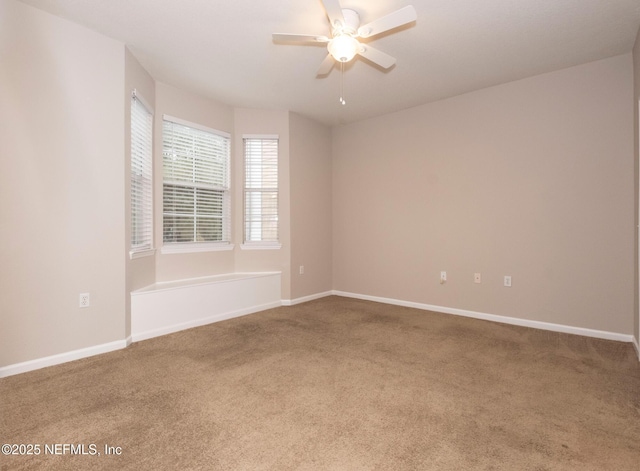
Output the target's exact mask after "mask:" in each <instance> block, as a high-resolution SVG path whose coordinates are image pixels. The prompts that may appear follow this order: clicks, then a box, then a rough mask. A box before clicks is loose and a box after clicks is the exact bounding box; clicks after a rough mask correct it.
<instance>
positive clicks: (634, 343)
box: [633, 337, 640, 361]
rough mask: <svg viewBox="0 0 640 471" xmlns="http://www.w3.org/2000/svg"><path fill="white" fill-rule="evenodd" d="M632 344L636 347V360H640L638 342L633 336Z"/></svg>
mask: <svg viewBox="0 0 640 471" xmlns="http://www.w3.org/2000/svg"><path fill="white" fill-rule="evenodd" d="M633 346H634V348H635V349H636V354H637V355H638V361H640V344H639V343H638V339H637V338H635V337H633Z"/></svg>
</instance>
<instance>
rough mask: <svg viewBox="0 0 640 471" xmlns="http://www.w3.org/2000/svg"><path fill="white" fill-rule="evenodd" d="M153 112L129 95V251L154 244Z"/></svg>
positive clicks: (135, 250)
mask: <svg viewBox="0 0 640 471" xmlns="http://www.w3.org/2000/svg"><path fill="white" fill-rule="evenodd" d="M152 149H153V114H152V113H151V112H150V111H149V110H148V109H147V107H146V106H145V105H144V104H143V103H142V101H141V100H140V99H139V97H138V96H137V95H136V92H135V91H134V92H133V93H132V96H131V252H142V251H145V250H151V248H152V247H153V196H152V186H153V185H152V179H153V170H152V169H153V167H152V160H153V152H152Z"/></svg>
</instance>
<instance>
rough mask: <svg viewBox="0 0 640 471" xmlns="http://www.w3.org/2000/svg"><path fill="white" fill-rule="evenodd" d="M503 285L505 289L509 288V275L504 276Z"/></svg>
mask: <svg viewBox="0 0 640 471" xmlns="http://www.w3.org/2000/svg"><path fill="white" fill-rule="evenodd" d="M504 285H505V286H506V287H507V288H511V277H510V276H509V275H506V276H505V277H504Z"/></svg>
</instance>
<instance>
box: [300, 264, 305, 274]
mask: <svg viewBox="0 0 640 471" xmlns="http://www.w3.org/2000/svg"><path fill="white" fill-rule="evenodd" d="M300 274H301V275H304V265H300Z"/></svg>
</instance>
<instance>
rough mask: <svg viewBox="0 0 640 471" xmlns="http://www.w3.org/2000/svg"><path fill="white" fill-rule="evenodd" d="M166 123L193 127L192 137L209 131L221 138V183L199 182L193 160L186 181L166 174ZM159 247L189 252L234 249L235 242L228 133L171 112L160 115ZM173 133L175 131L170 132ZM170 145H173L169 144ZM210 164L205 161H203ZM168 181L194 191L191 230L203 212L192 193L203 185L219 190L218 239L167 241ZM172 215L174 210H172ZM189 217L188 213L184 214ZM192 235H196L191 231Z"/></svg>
mask: <svg viewBox="0 0 640 471" xmlns="http://www.w3.org/2000/svg"><path fill="white" fill-rule="evenodd" d="M167 123H169V124H170V125H177V126H181V127H183V128H189V129H191V130H193V131H194V133H193V137H194V138H195V137H197V135H202V133H203V132H204V133H208V134H210V135H213V136H215V137H216V138H220V139H221V140H222V141H221V142H222V143H223V146H224V148H225V152H224V155H223V158H224V165H223V168H222V170H221V174H216V177H220V178H221V179H222V180H223V182H222V184H220V185H216V184H213V183H205V184H203V183H198V182H197V179H198V175H202V174H198V173H196V170H197V167H196V166H197V165H198V164H196V163H195V160H194V163H193V165H194V177H193V181H191V182H187V181H182V180H170V179H168V178H167V166H166V165H165V163H166V154H167V152H168V150H169V148H168V147H167V138H168V136H167V135H166V132H165V130H166V125H167ZM162 130H163V131H162V166H163V173H162V200H163V201H162V234H163V235H162V248H161V253H163V254H170V253H191V252H210V251H220V250H233V248H234V245H233V244H232V243H231V240H232V239H231V229H232V228H231V212H232V211H231V198H232V193H231V134H230V133H227V132H224V131H220V130H217V129H213V128H209V127H207V126H203V125H201V124H198V123H193V122H190V121H186V120H184V119H180V118H176V117H173V116H169V115H166V114H164V115H163V116H162ZM173 137H175V135H174V136H173ZM172 149H173V148H172ZM211 157H215V158H219V157H220V155H217V154H216V155H212V156H211ZM208 164H211V162H208V163H207V164H205V165H208ZM167 185H171V186H173V187H182V188H183V189H190V190H192V191H193V192H194V203H193V204H194V212H193V218H194V230H195V224H197V220H198V215H199V214H200V216H202V215H203V214H204V213H202V212H200V213H198V212H197V203H196V198H195V195H196V194H197V190H199V189H204V190H208V191H210V192H222V202H221V208H222V209H221V216H220V219H221V240H213V241H196V240H190V241H184V242H175V241H171V242H168V241H166V240H165V218H166V217H167V215H168V214H167V211H166V209H165V196H166V195H165V188H166V186H167ZM174 216H175V214H174ZM184 217H185V218H188V217H189V216H184ZM194 239H195V235H194Z"/></svg>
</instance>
